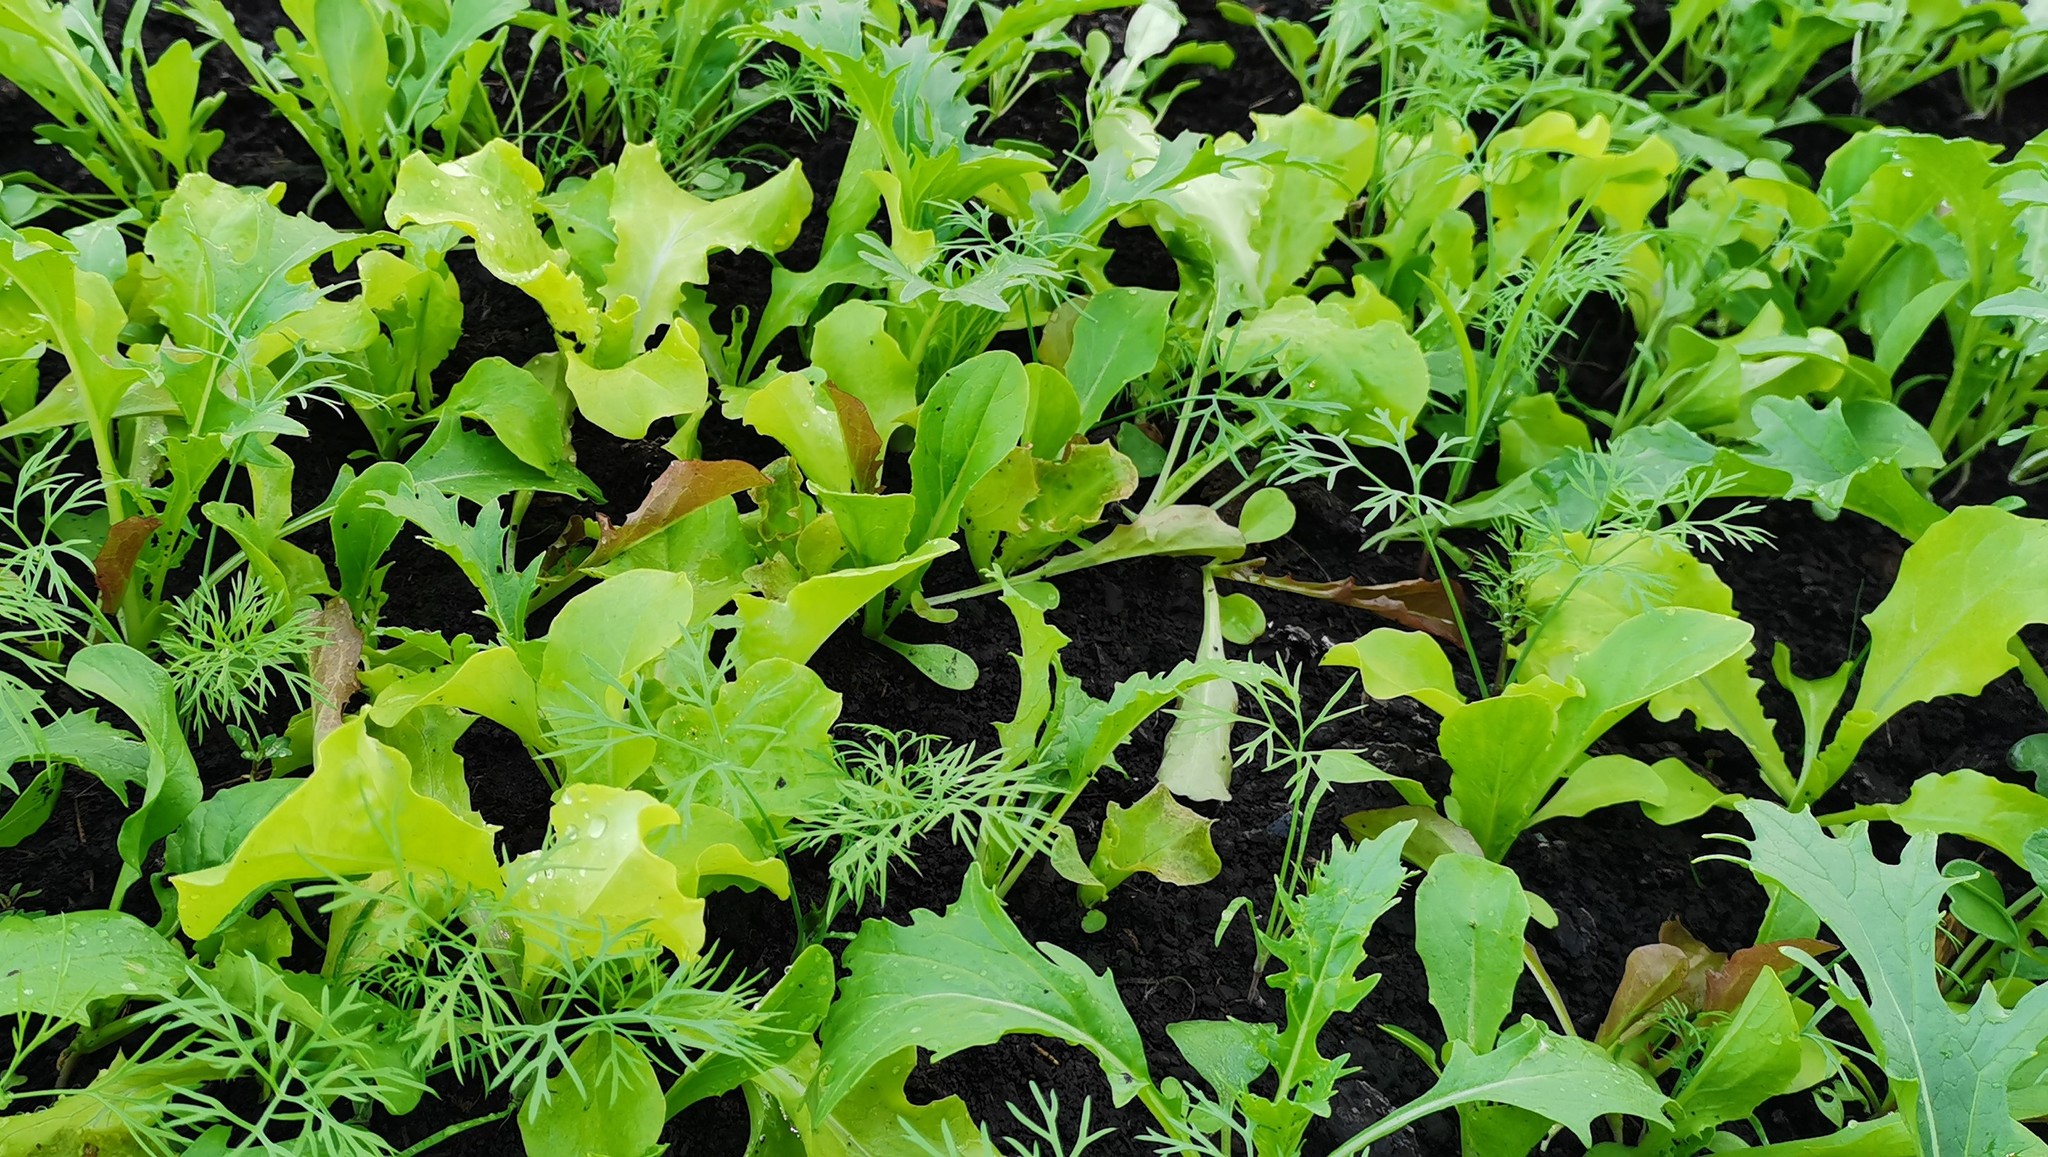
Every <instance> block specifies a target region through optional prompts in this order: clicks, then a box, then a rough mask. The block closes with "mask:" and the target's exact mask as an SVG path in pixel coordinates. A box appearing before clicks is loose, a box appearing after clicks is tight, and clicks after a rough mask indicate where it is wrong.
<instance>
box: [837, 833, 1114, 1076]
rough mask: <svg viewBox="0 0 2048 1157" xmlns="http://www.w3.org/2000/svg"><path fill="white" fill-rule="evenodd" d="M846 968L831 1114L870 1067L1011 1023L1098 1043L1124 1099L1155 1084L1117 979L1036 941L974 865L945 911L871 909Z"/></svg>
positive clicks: (939, 1049) (978, 1037) (981, 1040)
mask: <svg viewBox="0 0 2048 1157" xmlns="http://www.w3.org/2000/svg"><path fill="white" fill-rule="evenodd" d="M844 961H845V967H846V972H847V975H846V978H845V980H844V982H843V983H842V984H841V986H840V997H839V1000H838V1001H837V1003H835V1004H834V1005H833V1006H832V1012H831V1015H830V1016H828V1017H827V1018H826V1019H825V1025H824V1028H823V1030H822V1031H821V1034H820V1039H821V1040H822V1041H823V1043H824V1056H823V1062H822V1064H821V1065H820V1067H819V1070H818V1083H817V1086H816V1089H815V1090H814V1092H813V1094H812V1106H813V1108H814V1110H815V1112H817V1113H819V1114H825V1115H830V1114H832V1113H833V1112H834V1110H836V1109H837V1108H838V1107H839V1105H840V1104H841V1102H843V1101H845V1100H847V1098H848V1097H849V1096H850V1095H852V1094H853V1093H854V1092H855V1091H856V1090H857V1089H859V1088H860V1086H861V1084H862V1082H863V1081H864V1080H866V1079H868V1077H869V1074H870V1073H873V1072H875V1071H876V1070H877V1069H878V1068H880V1067H881V1066H883V1065H885V1064H887V1063H889V1062H890V1060H891V1058H893V1057H897V1056H898V1055H899V1054H901V1053H903V1051H904V1050H906V1049H909V1048H910V1047H911V1046H913V1045H915V1046H919V1047H922V1048H926V1049H929V1050H931V1052H932V1054H933V1056H934V1057H935V1058H938V1059H941V1060H943V1059H944V1058H946V1057H948V1056H951V1055H952V1054H954V1053H956V1052H958V1051H960V1050H961V1049H965V1048H972V1047H974V1046H976V1045H984V1044H990V1043H993V1042H994V1041H996V1040H999V1039H1001V1038H1002V1037H1004V1036H1007V1035H1010V1034H1011V1033H1034V1034H1038V1035H1042V1036H1050V1037H1055V1038H1057V1039H1059V1040H1063V1041H1066V1042H1067V1043H1069V1044H1073V1045H1078V1046H1080V1047H1082V1048H1085V1049H1087V1050H1088V1051H1089V1052H1091V1053H1093V1054H1094V1055H1095V1059H1096V1060H1097V1061H1098V1062H1099V1063H1100V1064H1101V1065H1102V1071H1103V1075H1104V1076H1105V1077H1107V1078H1108V1080H1109V1087H1110V1095H1111V1098H1112V1099H1113V1100H1114V1101H1115V1102H1116V1103H1117V1104H1119V1105H1121V1104H1124V1103H1125V1102H1127V1101H1129V1100H1130V1099H1131V1098H1132V1097H1134V1096H1136V1095H1137V1094H1138V1092H1139V1091H1140V1090H1141V1089H1143V1088H1146V1087H1149V1086H1150V1084H1151V1074H1150V1070H1149V1069H1148V1068H1147V1067H1146V1064H1145V1047H1144V1042H1143V1040H1142V1039H1141V1038H1140V1037H1139V1036H1138V1029H1137V1026H1136V1025H1135V1024H1133V1023H1132V1021H1131V1016H1130V1013H1128V1012H1126V1011H1125V1010H1124V1005H1123V1001H1122V999H1121V998H1120V997H1119V996H1118V995H1117V991H1116V984H1115V981H1114V980H1113V979H1112V978H1111V977H1110V976H1109V975H1108V974H1107V973H1102V974H1098V973H1096V972H1094V971H1092V970H1091V969H1089V967H1088V966H1087V965H1086V964H1083V963H1082V962H1081V961H1080V960H1079V959H1078V958H1076V957H1075V956H1074V955H1073V954H1072V953H1069V952H1067V951H1066V950H1065V949H1062V948H1059V947H1057V946H1055V945H1051V944H1044V945H1040V946H1038V947H1036V948H1034V947H1032V945H1031V944H1030V943H1029V942H1027V941H1026V940H1025V939H1024V936H1023V934H1022V933H1020V932H1018V931H1017V926H1016V925H1015V924H1013V923H1011V922H1010V918H1009V916H1008V915H1007V914H1006V913H1004V911H1003V907H1002V903H1001V901H999V900H998V899H997V898H996V896H995V893H994V892H993V891H992V890H991V889H990V888H989V887H988V885H986V884H984V883H983V882H982V880H981V874H980V873H979V872H978V871H971V872H969V873H968V874H967V878H966V881H965V882H964V883H963V884H962V886H961V893H960V899H959V900H958V901H957V902H956V903H954V904H953V906H952V907H950V908H948V909H947V910H946V914H945V915H944V916H939V915H935V914H933V913H931V912H929V911H919V912H916V913H914V914H913V915H912V917H911V922H910V924H909V925H907V926H905V925H897V924H889V923H885V922H883V921H880V920H869V921H868V922H867V923H866V924H864V925H863V926H862V928H861V932H860V935H859V936H857V937H855V938H854V941H853V943H852V944H850V945H848V946H847V949H846V952H845V955H844Z"/></svg>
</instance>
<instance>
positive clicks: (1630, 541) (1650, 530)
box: [1467, 450, 1771, 638]
mask: <svg viewBox="0 0 2048 1157" xmlns="http://www.w3.org/2000/svg"><path fill="white" fill-rule="evenodd" d="M1569 461H1570V462H1571V464H1572V468H1571V469H1569V470H1567V471H1566V473H1565V477H1566V478H1567V480H1568V482H1567V485H1566V487H1565V491H1564V493H1565V494H1566V495H1567V496H1573V495H1575V496H1576V497H1577V499H1578V501H1565V502H1558V503H1551V504H1546V505H1545V506H1543V507H1541V508H1540V509H1536V510H1531V511H1522V512H1517V513H1515V514H1513V515H1511V516H1510V517H1508V518H1506V519H1503V520H1501V521H1499V522H1497V523H1496V524H1495V525H1494V527H1493V537H1494V540H1495V541H1496V542H1497V543H1498V544H1499V545H1500V548H1501V549H1500V550H1499V551H1497V552H1487V551H1480V552H1475V553H1474V554H1473V555H1472V557H1471V559H1470V564H1471V565H1470V569H1469V570H1468V572H1467V581H1469V582H1470V583H1471V585H1472V589H1473V593H1474V594H1475V595H1477V596H1478V598H1479V600H1480V602H1482V603H1484V604H1485V605H1486V607H1487V610H1488V613H1489V615H1490V616H1491V618H1492V620H1493V623H1494V625H1495V626H1496V627H1497V628H1498V629H1499V630H1500V632H1501V635H1502V637H1504V638H1514V637H1517V636H1519V635H1521V634H1523V633H1525V632H1527V631H1529V630H1531V629H1532V628H1535V627H1536V626H1537V625H1538V621H1539V617H1538V616H1535V615H1533V614H1532V613H1531V612H1530V610H1529V607H1528V596H1529V591H1530V590H1531V588H1533V587H1534V586H1535V585H1536V584H1537V583H1539V582H1541V581H1542V580H1543V579H1544V578H1546V577H1547V576H1549V575H1552V574H1555V573H1557V572H1558V571H1559V570H1561V569H1563V568H1566V567H1570V568H1571V570H1572V572H1573V574H1574V579H1573V583H1574V585H1577V584H1578V583H1582V582H1585V581H1587V580H1589V579H1592V578H1594V577H1596V576H1613V577H1618V578H1619V579H1621V581H1622V583H1623V591H1624V595H1625V597H1628V598H1631V599H1634V600H1636V601H1637V602H1639V603H1640V604H1641V605H1642V606H1643V607H1648V606H1649V605H1651V604H1652V603H1653V602H1654V601H1655V600H1656V599H1657V598H1658V597H1660V596H1662V595H1664V594H1667V593H1669V588H1670V582H1671V580H1670V579H1669V578H1668V577H1666V576H1664V575H1662V574H1658V573H1656V572H1654V571H1650V570H1645V569H1644V568H1643V567H1642V566H1640V565H1639V564H1638V561H1637V560H1638V559H1639V558H1641V557H1643V556H1642V555H1641V554H1640V552H1638V551H1636V550H1635V549H1633V548H1634V547H1635V546H1636V545H1638V544H1639V543H1640V542H1641V540H1642V538H1643V537H1644V536H1651V537H1655V538H1658V539H1662V540H1663V541H1665V542H1666V543H1668V544H1670V545H1671V546H1672V547H1674V548H1676V549H1678V550H1680V551H1683V552H1685V553H1687V554H1693V555H1703V556H1705V557H1707V558H1710V559H1715V560H1719V559H1720V558H1721V555H1722V552H1723V551H1728V550H1754V549H1756V548H1758V547H1762V546H1767V545H1769V544H1770V541H1771V536H1770V532H1769V531H1766V530H1764V529H1763V528H1761V527H1757V526H1751V525H1749V524H1748V523H1746V522H1744V521H1743V520H1744V519H1746V518H1748V517H1749V516H1751V515H1753V514H1755V513H1756V512H1757V511H1759V510H1761V509H1762V506H1761V505H1760V504H1758V503H1754V502H1735V503H1732V504H1730V505H1729V506H1728V507H1727V508H1726V509H1723V510H1719V511H1716V512H1713V513H1707V512H1706V511H1705V510H1704V507H1705V506H1706V504H1707V502H1708V501H1709V500H1710V499H1713V498H1716V497H1719V496H1720V495H1722V494H1723V493H1725V492H1726V491H1727V489H1728V487H1729V481H1728V480H1727V479H1725V478H1723V477H1721V476H1720V475H1715V474H1704V475H1680V476H1678V477H1676V478H1672V479H1669V480H1668V482H1667V485H1665V486H1664V487H1662V488H1661V490H1660V489H1659V488H1656V487H1654V486H1652V485H1650V481H1651V480H1650V479H1648V478H1647V477H1645V476H1644V475H1643V474H1642V473H1641V472H1640V471H1637V470H1634V469H1632V468H1629V467H1627V466H1624V465H1621V464H1619V463H1617V462H1616V461H1615V459H1614V458H1613V457H1611V456H1609V455H1606V454H1600V453H1593V452H1587V451H1583V450H1573V451H1571V452H1570V457H1569ZM1571 511H1581V512H1584V513H1583V514H1582V516H1581V517H1580V518H1578V519H1576V520H1574V519H1573V518H1572V517H1571V516H1570V512H1571Z"/></svg>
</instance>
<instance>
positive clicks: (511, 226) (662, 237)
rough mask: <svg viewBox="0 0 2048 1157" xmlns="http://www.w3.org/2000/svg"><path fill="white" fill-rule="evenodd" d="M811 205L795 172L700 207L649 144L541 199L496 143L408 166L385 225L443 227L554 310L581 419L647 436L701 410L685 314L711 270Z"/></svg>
mask: <svg viewBox="0 0 2048 1157" xmlns="http://www.w3.org/2000/svg"><path fill="white" fill-rule="evenodd" d="M810 206H811V190H810V186H809V185H808V184H807V183H806V182H805V181H804V175H803V169H802V167H801V166H800V165H791V166H790V167H789V168H788V169H785V170H783V171H782V172H781V173H779V174H777V175H776V176H775V177H774V178H772V179H771V180H769V181H768V182H767V183H766V184H763V185H761V186H759V187H758V188H754V189H750V190H748V191H746V192H744V193H736V194H734V195H732V196H730V197H726V198H724V199H722V200H718V201H704V200H701V199H700V198H698V197H696V196H694V195H692V194H690V193H688V192H686V191H684V190H683V189H682V188H680V187H678V186H677V185H676V183H675V181H674V180H673V179H672V178H671V177H670V176H669V175H668V173H667V172H666V171H665V170H664V169H663V168H662V165H661V160H660V158H659V156H658V155H657V153H656V151H655V149H654V147H653V146H652V145H633V146H629V147H628V148H627V149H626V151H625V153H624V154H623V155H622V156H621V157H620V159H619V161H618V162H617V163H616V164H615V165H607V166H605V167H604V168H602V169H599V170H598V171H597V172H596V173H595V174H594V175H593V176H591V177H590V178H589V179H587V180H579V181H565V182H563V183H562V185H561V186H559V187H558V188H557V189H556V190H555V191H554V192H553V193H551V194H549V195H547V196H545V197H543V196H542V181H541V174H540V170H539V169H537V168H535V167H534V166H533V164H532V162H530V161H528V160H527V159H526V158H525V157H524V156H522V155H520V152H519V150H518V149H517V148H516V147H514V146H513V145H512V144H510V143H509V142H507V141H504V140H502V139H500V140H494V141H492V142H490V143H489V144H487V145H485V146H484V147H483V148H481V149H478V150H477V151H476V152H474V153H471V154H469V155H467V156H464V157H461V158H458V159H455V160H451V161H448V162H445V163H441V164H436V163H435V162H434V161H433V160H431V159H430V158H429V157H427V156H426V155H425V154H423V153H414V154H412V155H411V156H409V157H407V158H406V159H405V161H404V163H403V164H402V165H401V166H400V168H399V172H398V174H397V181H396V188H395V190H394V192H393V193H392V196H391V199H390V203H389V205H388V207H387V209H386V213H385V215H386V217H387V218H388V220H389V221H390V223H391V224H392V226H393V227H398V226H401V225H428V226H442V225H445V226H450V227H453V228H454V229H456V230H458V231H460V232H461V233H463V234H466V235H467V236H469V237H470V238H471V239H472V240H474V241H475V242H476V246H477V258H478V260H479V261H481V262H482V263H483V266H484V268H486V269H488V270H490V271H491V273H492V274H493V275H495V276H496V277H498V278H499V279H500V280H502V281H505V282H507V283H508V284H511V285H515V286H518V287H519V288H520V289H521V290H523V291H524V292H525V293H527V294H528V295H529V296H531V297H532V298H533V299H534V300H535V301H537V302H539V303H540V305H541V308H542V309H544V310H546V311H547V315H548V321H549V324H551V325H552V326H553V327H554V329H555V334H556V337H557V340H558V342H559V344H560V347H561V356H562V381H563V383H564V385H565V386H566V387H567V388H568V391H569V393H570V394H571V395H573V396H574V397H575V399H576V405H577V409H578V411H579V412H581V413H582V414H583V415H584V416H585V417H586V418H588V419H590V420H591V421H592V422H594V423H596V424H597V425H599V426H601V427H603V428H604V429H605V430H607V431H609V432H611V433H612V434H615V435H617V436H619V437H622V438H641V437H645V436H646V434H647V429H648V427H649V426H650V425H651V424H652V423H653V422H654V421H655V420H656V419H659V418H681V419H684V421H685V423H687V421H688V420H689V419H690V418H692V417H693V416H694V415H696V414H697V413H699V412H700V411H701V410H702V409H703V408H704V406H705V404H706V401H707V395H706V388H707V378H706V374H705V367H704V355H703V353H702V352H701V349H702V347H703V346H704V345H705V343H706V342H707V341H708V340H710V335H708V334H706V333H700V332H699V330H698V328H697V327H696V326H695V325H693V324H692V323H691V322H690V321H689V320H688V319H687V318H686V317H685V316H684V309H685V305H686V301H687V291H688V290H689V289H690V288H691V287H693V286H696V285H699V284H701V283H702V282H703V281H704V279H705V278H706V276H707V270H706V269H705V260H706V258H707V257H708V256H709V255H710V254H712V253H714V252H718V251H722V250H731V251H737V250H742V249H758V250H764V251H769V252H773V251H775V250H779V249H781V248H783V247H785V246H787V245H789V244H790V243H791V242H792V241H794V240H795V239H796V233H797V230H798V228H799V227H800V226H801V225H802V223H803V219H804V217H805V216H806V215H807V214H808V213H809V212H810ZM542 216H545V217H546V218H547V219H548V221H549V226H548V228H546V229H543V227H542V226H541V224H540V223H539V222H538V221H537V220H536V218H538V217H542Z"/></svg>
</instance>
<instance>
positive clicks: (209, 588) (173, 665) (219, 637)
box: [160, 571, 326, 734]
mask: <svg viewBox="0 0 2048 1157" xmlns="http://www.w3.org/2000/svg"><path fill="white" fill-rule="evenodd" d="M225 585H226V587H227V589H226V592H225V593H223V591H222V589H221V588H222V586H223V584H221V583H218V582H204V583H201V584H200V585H199V586H198V587H197V588H196V589H194V590H193V591H192V593H191V594H189V595H186V596H185V597H184V598H182V599H178V600H176V601H175V602H173V603H172V604H171V605H170V606H169V607H167V608H166V613H167V614H168V616H169V627H168V629H166V630H165V631H164V633H163V636H162V638H161V640H160V645H161V646H162V647H163V652H164V670H165V671H166V672H167V673H168V674H169V675H170V677H171V686H172V688H173V689H174V690H175V691H176V693H177V697H178V706H179V710H180V712H181V713H182V714H184V715H185V717H186V718H188V719H190V720H191V721H192V728H193V731H194V732H196V733H199V734H204V733H205V730H206V725H207V724H208V723H228V724H233V725H235V726H237V727H240V728H242V729H243V730H245V731H246V730H250V729H251V728H252V726H253V724H254V721H255V719H256V717H257V716H259V715H261V714H263V713H264V712H265V711H267V710H269V708H270V704H271V700H272V698H273V697H274V696H276V695H277V694H279V693H280V691H281V692H282V694H283V695H284V697H285V699H286V700H287V701H288V702H290V703H291V704H292V705H293V706H295V707H304V706H305V705H306V704H307V703H308V702H310V701H311V698H312V696H313V695H315V694H317V693H318V691H317V689H316V688H315V687H314V685H313V679H312V677H311V676H310V675H308V674H307V673H306V668H305V666H304V665H303V663H304V661H305V660H306V658H307V657H308V656H309V655H311V654H312V652H313V649H314V648H316V647H318V646H319V645H320V644H321V643H323V642H325V641H326V636H325V634H324V633H323V632H322V631H321V630H320V628H319V627H318V626H316V625H315V623H314V615H313V612H312V611H311V610H293V609H291V608H290V607H289V606H287V605H286V604H285V602H284V599H283V598H282V597H281V596H279V595H278V594H276V593H275V592H273V591H271V590H270V589H269V588H268V587H266V586H264V585H263V584H262V583H260V582H257V581H254V580H253V579H251V578H250V577H249V573H248V572H247V571H242V572H239V573H237V574H236V575H235V577H234V578H233V579H232V580H230V581H229V582H228V583H227V584H225Z"/></svg>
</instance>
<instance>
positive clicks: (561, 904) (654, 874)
mask: <svg viewBox="0 0 2048 1157" xmlns="http://www.w3.org/2000/svg"><path fill="white" fill-rule="evenodd" d="M681 822H682V817H681V816H679V815H677V814H676V810H675V809H674V808H672V807H670V806H668V805H667V804H665V803H662V802H661V801H660V800H657V799H655V798H654V797H653V796H651V795H648V794H646V793H645V792H638V791H622V790H620V789H618V788H615V787H607V786H604V785H602V784H593V783H572V784H570V785H569V786H568V787H566V788H563V789H562V798H561V799H560V800H559V801H558V802H556V804H555V806H554V807H552V808H550V809H549V810H548V826H549V828H550V829H551V830H552V831H553V833H554V839H553V842H551V843H550V844H549V845H548V846H547V847H545V848H543V849H541V850H540V851H537V852H528V853H527V854H526V855H523V856H521V857H519V858H518V859H516V860H514V861H512V862H511V863H510V864H507V865H505V881H506V891H505V897H506V900H507V901H508V902H509V903H510V904H511V905H512V906H513V907H514V908H515V909H517V910H518V911H519V913H520V917H519V920H520V924H521V925H522V926H523V928H524V930H525V943H526V961H527V964H528V965H529V966H532V965H536V964H540V963H544V962H547V961H550V960H552V961H555V962H557V963H558V964H560V963H567V962H569V961H573V960H586V959H589V958H591V957H593V956H597V955H599V954H600V953H602V952H604V951H606V950H608V948H609V947H611V946H615V945H617V946H623V945H627V944H631V943H633V942H636V941H637V942H644V941H645V940H646V939H652V940H654V941H655V942H656V943H659V944H660V945H661V946H662V947H664V948H667V949H668V950H669V951H671V952H673V953H675V954H676V956H677V958H679V959H682V960H694V959H696V957H697V954H698V953H699V952H701V951H703V948H704V901H703V899H702V898H701V897H698V896H694V895H685V894H684V892H683V890H682V888H681V887H680V886H679V882H678V873H677V871H676V865H675V864H674V863H673V862H671V861H670V860H668V859H666V858H664V857H663V856H662V855H661V854H660V852H658V851H656V850H655V847H654V846H653V842H652V841H651V840H650V837H652V836H654V834H655V833H656V832H659V831H661V830H662V829H664V828H671V827H674V826H676V825H677V824H680V823H681Z"/></svg>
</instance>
